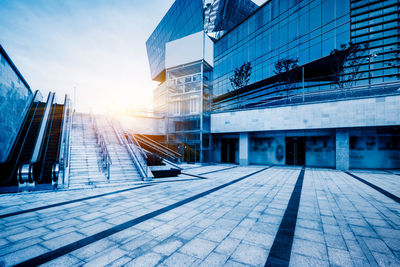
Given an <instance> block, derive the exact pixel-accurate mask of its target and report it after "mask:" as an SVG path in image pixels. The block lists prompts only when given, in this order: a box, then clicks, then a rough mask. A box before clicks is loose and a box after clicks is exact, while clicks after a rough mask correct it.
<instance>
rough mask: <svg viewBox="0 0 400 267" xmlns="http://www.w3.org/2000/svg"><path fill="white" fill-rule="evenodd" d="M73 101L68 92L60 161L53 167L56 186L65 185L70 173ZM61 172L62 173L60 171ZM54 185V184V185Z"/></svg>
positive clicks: (65, 103)
mask: <svg viewBox="0 0 400 267" xmlns="http://www.w3.org/2000/svg"><path fill="white" fill-rule="evenodd" d="M71 122H72V114H71V101H70V99H69V96H68V95H67V94H66V95H65V98H64V110H63V117H62V122H61V136H60V140H61V146H60V151H59V156H58V162H56V163H54V165H53V168H52V181H53V182H55V181H56V179H57V183H56V186H58V185H64V184H65V182H66V181H65V180H66V179H65V178H66V177H68V175H69V168H68V167H69V151H70V149H69V147H70V141H71V140H70V134H71V126H72V124H71ZM60 172H61V175H59V173H60ZM53 186H54V185H53Z"/></svg>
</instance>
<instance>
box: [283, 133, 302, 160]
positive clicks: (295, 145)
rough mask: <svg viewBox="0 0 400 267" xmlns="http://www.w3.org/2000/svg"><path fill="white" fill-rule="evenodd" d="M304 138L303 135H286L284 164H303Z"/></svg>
mask: <svg viewBox="0 0 400 267" xmlns="http://www.w3.org/2000/svg"><path fill="white" fill-rule="evenodd" d="M305 163H306V140H305V138H304V137H286V164H287V165H299V166H304V165H305Z"/></svg>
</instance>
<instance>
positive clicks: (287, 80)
mask: <svg viewBox="0 0 400 267" xmlns="http://www.w3.org/2000/svg"><path fill="white" fill-rule="evenodd" d="M298 63H299V60H298V59H294V58H284V59H279V60H278V61H277V62H276V63H275V70H274V73H275V74H276V75H278V84H279V87H281V88H280V89H284V90H286V94H287V97H289V90H291V89H293V88H294V87H296V84H295V83H294V82H295V80H296V73H295V72H294V71H292V70H293V69H295V68H297V67H298V66H299V65H298Z"/></svg>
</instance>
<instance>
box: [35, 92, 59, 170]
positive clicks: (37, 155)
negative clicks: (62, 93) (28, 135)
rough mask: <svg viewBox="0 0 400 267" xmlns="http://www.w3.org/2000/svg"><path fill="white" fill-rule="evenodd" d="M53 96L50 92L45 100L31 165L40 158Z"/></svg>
mask: <svg viewBox="0 0 400 267" xmlns="http://www.w3.org/2000/svg"><path fill="white" fill-rule="evenodd" d="M54 96H55V93H53V92H50V93H49V96H48V98H47V103H46V107H45V110H44V114H43V119H42V121H41V123H40V128H39V129H40V130H39V133H38V135H37V137H36V142H35V146H34V150H33V153H32V157H31V161H30V162H31V164H32V163H35V162H37V161H38V160H39V158H40V153H41V151H42V146H43V142H44V139H45V135H46V129H47V126H48V123H49V118H50V111H51V108H52V106H53V102H54Z"/></svg>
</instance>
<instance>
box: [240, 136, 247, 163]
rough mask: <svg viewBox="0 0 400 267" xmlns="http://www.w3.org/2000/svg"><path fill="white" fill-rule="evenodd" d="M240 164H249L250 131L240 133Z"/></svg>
mask: <svg viewBox="0 0 400 267" xmlns="http://www.w3.org/2000/svg"><path fill="white" fill-rule="evenodd" d="M239 164H240V165H249V133H240V136H239Z"/></svg>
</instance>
